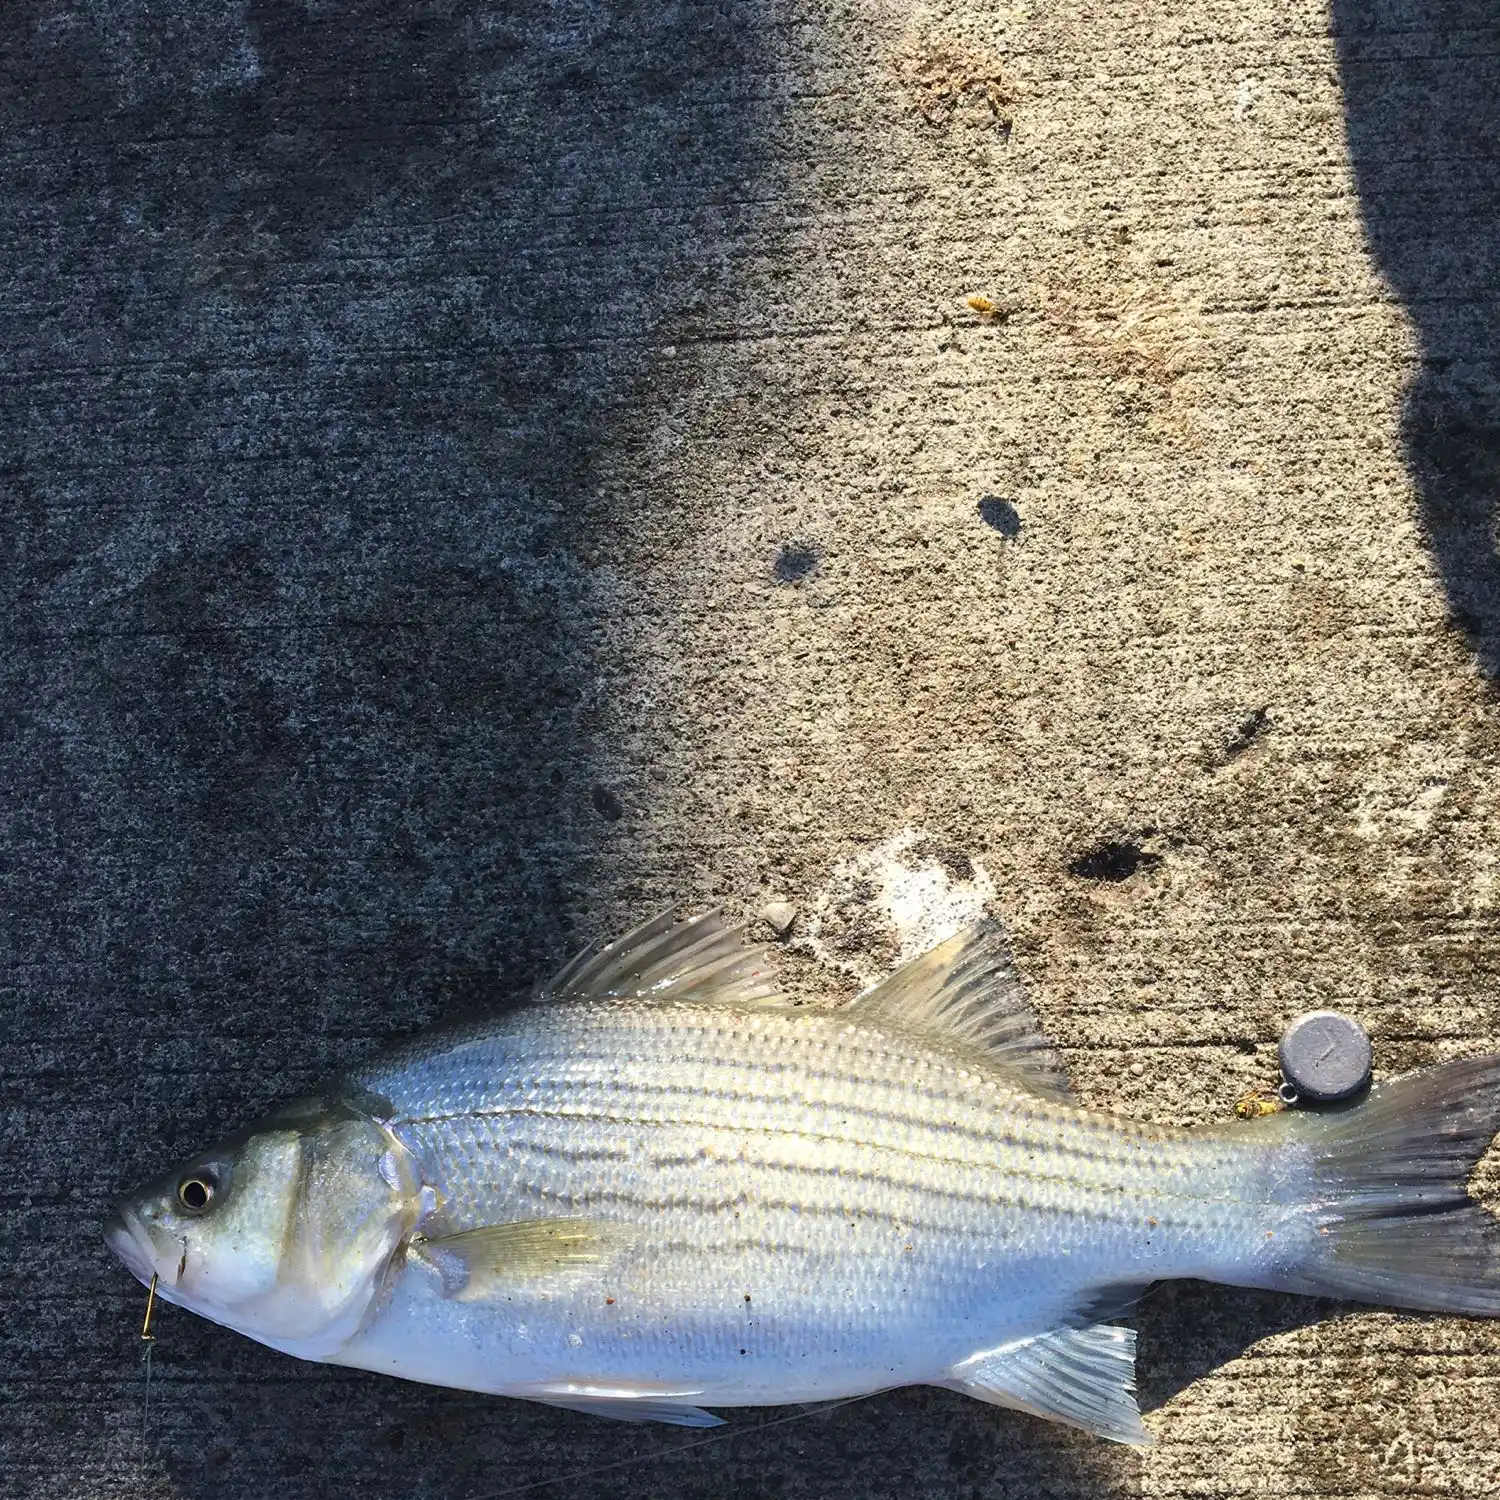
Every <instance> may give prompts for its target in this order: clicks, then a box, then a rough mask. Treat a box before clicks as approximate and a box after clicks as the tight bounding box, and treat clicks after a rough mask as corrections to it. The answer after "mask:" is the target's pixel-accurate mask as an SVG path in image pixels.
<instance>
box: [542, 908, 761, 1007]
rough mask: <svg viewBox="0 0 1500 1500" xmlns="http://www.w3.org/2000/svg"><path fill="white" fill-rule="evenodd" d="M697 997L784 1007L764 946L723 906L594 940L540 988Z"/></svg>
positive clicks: (598, 995)
mask: <svg viewBox="0 0 1500 1500" xmlns="http://www.w3.org/2000/svg"><path fill="white" fill-rule="evenodd" d="M610 996H613V997H616V998H618V999H627V998H628V999H641V1000H647V999H661V1000H698V1001H709V1002H712V1003H714V1004H725V1003H733V1004H739V1005H768V1006H774V1005H785V1004H787V1003H788V1002H787V1000H786V999H785V997H783V996H782V995H781V994H779V993H778V992H777V990H776V988H775V986H774V985H773V983H772V982H771V970H770V964H769V963H768V962H767V959H766V954H765V950H764V949H763V948H757V947H749V946H747V945H746V944H745V942H744V929H743V928H741V927H727V926H726V925H725V924H724V919H723V917H722V916H721V915H720V914H719V913H718V912H717V911H709V912H705V913H704V914H703V915H702V916H698V917H689V918H688V919H687V920H686V921H680V920H679V919H678V909H677V908H675V907H673V908H671V909H669V910H667V911H664V912H662V913H661V914H660V915H659V916H655V917H652V918H651V920H650V921H649V922H643V923H642V924H641V925H640V926H639V927H637V928H635V929H634V931H632V932H627V933H626V934H625V936H624V937H619V938H615V939H614V940H613V941H612V942H605V943H595V944H594V945H593V946H592V947H590V948H586V949H584V951H583V952H582V953H580V954H579V955H578V957H577V958H575V959H573V960H572V961H571V962H570V963H568V964H566V965H564V967H563V969H562V970H561V972H560V973H558V974H557V975H556V976H555V977H554V978H553V979H552V980H550V981H549V982H548V983H547V984H544V985H543V986H542V987H541V989H540V990H539V991H538V992H537V996H536V998H537V999H539V1000H552V999H556V1000H585V999H587V1000H598V999H604V998H606V997H610Z"/></svg>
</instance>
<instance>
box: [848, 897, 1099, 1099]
mask: <svg viewBox="0 0 1500 1500" xmlns="http://www.w3.org/2000/svg"><path fill="white" fill-rule="evenodd" d="M854 1005H855V1006H856V1007H857V1008H858V1009H859V1012H860V1014H861V1015H881V1016H885V1017H887V1018H888V1019H889V1020H891V1021H895V1022H899V1023H900V1024H901V1025H902V1026H904V1027H907V1028H908V1029H910V1030H913V1031H929V1032H938V1033H940V1034H942V1035H944V1036H949V1037H952V1038H953V1039H954V1040H955V1041H961V1042H964V1043H966V1044H967V1045H968V1046H970V1047H977V1048H979V1049H980V1050H981V1051H984V1052H987V1053H988V1054H989V1056H990V1059H991V1061H992V1062H995V1063H998V1064H1000V1066H1002V1067H1004V1068H1006V1069H1008V1070H1009V1071H1010V1072H1011V1073H1012V1074H1013V1075H1014V1076H1015V1079H1016V1081H1017V1082H1018V1083H1020V1084H1023V1085H1024V1086H1025V1087H1026V1088H1029V1089H1030V1090H1031V1091H1032V1092H1033V1093H1036V1094H1044V1095H1047V1096H1048V1097H1050V1098H1057V1099H1069V1098H1071V1095H1070V1093H1069V1090H1068V1075H1067V1072H1066V1070H1065V1069H1064V1067H1063V1060H1062V1057H1061V1056H1060V1055H1059V1053H1058V1051H1057V1049H1056V1048H1055V1047H1054V1046H1053V1045H1052V1043H1051V1042H1049V1041H1048V1040H1047V1038H1046V1037H1045V1036H1043V1035H1042V1032H1041V1029H1040V1028H1039V1027H1038V1026H1037V1023H1036V1017H1035V1016H1033V1015H1032V1013H1031V1007H1030V1006H1029V1005H1027V1003H1026V995H1025V992H1024V991H1023V989H1022V988H1021V980H1020V977H1019V976H1018V975H1017V973H1016V969H1015V964H1014V962H1013V961H1012V959H1011V956H1010V948H1009V947H1008V945H1007V944H1006V941H1005V937H1004V934H1003V933H1001V931H1000V930H999V928H998V927H996V926H995V925H994V924H993V923H990V922H979V923H976V924H975V925H973V926H972V927H966V928H965V929H964V930H963V931H962V932H960V933H957V934H956V935H955V936H953V937H951V938H949V939H948V940H947V942H944V943H939V944H938V946H937V947H936V948H932V949H930V950H929V951H928V952H926V953H924V954H923V955H922V956H921V957H920V958H915V959H913V960H912V961H911V962H910V963H909V964H905V965H903V966H902V967H901V968H899V969H897V970H896V972H895V973H894V974H892V975H891V976H890V977H889V978H887V979H883V980H881V982H880V983H879V984H877V985H876V986H875V988H874V989H872V990H870V991H869V992H868V993H867V994H864V995H861V996H860V997H859V999H858V1000H856V1001H854Z"/></svg>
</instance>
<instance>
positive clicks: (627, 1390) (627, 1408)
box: [511, 1381, 724, 1427]
mask: <svg viewBox="0 0 1500 1500" xmlns="http://www.w3.org/2000/svg"><path fill="white" fill-rule="evenodd" d="M511 1394H512V1395H516V1396H521V1397H524V1398H525V1399H526V1400H527V1401H541V1402H543V1403H545V1404H546V1405H547V1406H562V1407H566V1408H567V1409H568V1410H569V1411H582V1412H587V1413H588V1414H589V1415H590V1416H594V1417H609V1418H610V1419H611V1420H612V1421H615V1422H666V1423H669V1424H670V1425H671V1426H673V1427H722V1426H723V1425H724V1418H723V1417H716V1416H715V1415H714V1414H713V1413H712V1412H711V1411H704V1410H703V1408H702V1407H701V1406H690V1405H688V1404H687V1403H686V1401H684V1400H683V1399H682V1398H684V1397H687V1396H698V1395H701V1394H702V1392H701V1391H670V1390H652V1389H651V1388H650V1387H636V1386H619V1385H608V1386H604V1385H585V1384H582V1383H578V1382H574V1381H565V1382H559V1383H557V1384H555V1385H538V1386H528V1387H526V1388H524V1389H517V1390H515V1391H513V1392H512V1393H511Z"/></svg>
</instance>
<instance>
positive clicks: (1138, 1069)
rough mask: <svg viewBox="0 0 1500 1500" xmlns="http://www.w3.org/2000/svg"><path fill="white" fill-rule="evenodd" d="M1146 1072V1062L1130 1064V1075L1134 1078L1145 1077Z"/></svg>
mask: <svg viewBox="0 0 1500 1500" xmlns="http://www.w3.org/2000/svg"><path fill="white" fill-rule="evenodd" d="M1145 1072H1146V1065H1145V1063H1138V1062H1133V1063H1131V1065H1130V1076H1131V1077H1132V1078H1141V1077H1144V1075H1145Z"/></svg>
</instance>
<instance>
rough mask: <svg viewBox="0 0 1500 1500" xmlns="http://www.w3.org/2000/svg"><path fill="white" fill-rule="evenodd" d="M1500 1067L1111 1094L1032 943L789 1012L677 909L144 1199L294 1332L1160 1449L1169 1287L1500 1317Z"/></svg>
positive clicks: (204, 1309)
mask: <svg viewBox="0 0 1500 1500" xmlns="http://www.w3.org/2000/svg"><path fill="white" fill-rule="evenodd" d="M1497 1084H1500V1055H1490V1056H1485V1057H1477V1058H1470V1059H1466V1060H1463V1061H1458V1062H1452V1063H1447V1064H1444V1065H1442V1066H1440V1067H1435V1068H1430V1069H1427V1070H1425V1071H1422V1072H1417V1073H1411V1074H1407V1075H1406V1076H1404V1077H1401V1078H1397V1079H1394V1080H1392V1081H1391V1082H1387V1083H1378V1084H1376V1085H1375V1086H1374V1087H1373V1088H1372V1089H1371V1091H1370V1093H1369V1095H1368V1096H1367V1098H1366V1099H1365V1101H1364V1102H1363V1103H1361V1104H1359V1105H1358V1106H1356V1107H1353V1108H1350V1109H1346V1110H1344V1111H1341V1112H1337V1113H1329V1114H1323V1115H1313V1114H1308V1113H1304V1112H1296V1111H1292V1112H1287V1113H1283V1114H1279V1115H1275V1116H1272V1117H1269V1118H1266V1119H1261V1120H1256V1121H1252V1122H1249V1123H1246V1124H1236V1125H1231V1126H1226V1127H1224V1128H1206V1129H1203V1128H1200V1129H1196V1130H1191V1131H1188V1130H1180V1129H1172V1128H1168V1127H1164V1126H1155V1125H1141V1124H1135V1123H1133V1122H1131V1121H1129V1120H1126V1119H1123V1118H1121V1117H1118V1116H1115V1115H1110V1114H1102V1113H1098V1112H1096V1111H1091V1110H1087V1109H1083V1108H1081V1107H1080V1106H1079V1105H1078V1104H1077V1103H1076V1102H1075V1101H1074V1100H1073V1099H1072V1097H1071V1096H1070V1094H1069V1091H1068V1085H1067V1081H1066V1079H1065V1077H1064V1073H1063V1069H1062V1064H1061V1061H1060V1059H1059V1057H1058V1056H1057V1054H1056V1052H1055V1051H1054V1050H1053V1049H1052V1047H1051V1046H1050V1045H1049V1044H1048V1043H1047V1041H1046V1039H1045V1038H1044V1037H1042V1036H1041V1034H1040V1033H1039V1032H1038V1030H1037V1027H1036V1024H1035V1022H1034V1020H1033V1019H1032V1016H1031V1014H1030V1012H1029V1011H1028V1010H1027V1008H1026V1005H1025V1002H1024V998H1023V995H1022V992H1021V987H1020V984H1019V981H1018V980H1017V978H1016V975H1015V972H1014V970H1013V968H1012V966H1011V963H1010V959H1009V957H1008V954H1007V951H1006V947H1005V944H1004V941H1003V938H1002V937H1001V936H1000V935H999V933H998V932H997V931H995V930H992V929H990V928H987V927H981V928H976V929H971V930H969V931H968V932H965V933H962V934H960V935H959V936H958V937H955V938H953V939H951V940H950V941H949V942H947V943H944V944H943V945H942V946H940V947H938V948H936V949H934V950H933V951H932V952H930V953H928V954H926V955H925V956H924V957H922V958H919V959H917V960H916V961H915V962H914V963H911V964H909V965H907V966H906V967H904V968H902V969H900V970H898V971H897V972H896V973H895V974H894V975H892V976H891V977H890V978H889V979H887V980H886V981H885V982H884V983H882V984H880V985H879V986H877V987H876V988H875V989H874V990H872V991H870V992H869V993H868V994H866V995H865V996H863V997H862V998H860V999H859V1000H857V1001H855V1002H853V1003H852V1004H850V1005H847V1006H845V1007H843V1008H842V1009H839V1010H833V1011H820V1010H812V1009H805V1008H794V1007H792V1006H791V1005H789V1004H788V1003H787V1002H786V1001H785V1000H783V999H782V998H781V997H779V996H778V995H777V993H776V991H775V988H774V986H773V984H772V983H771V981H770V979H769V977H768V970H767V967H766V963H765V959H764V956H763V955H762V954H759V953H757V952H755V951H754V950H751V949H748V948H746V947H744V946H743V944H742V943H741V940H740V939H739V937H738V936H737V934H735V933H733V932H731V931H729V930H727V929H726V928H725V926H724V925H723V924H722V923H721V922H720V921H719V919H718V918H717V916H715V915H712V914H711V915H709V916H706V917H699V918H697V919H694V920H691V921H686V922H677V921H676V920H675V919H674V917H673V916H672V915H671V914H668V915H666V916H664V917H660V918H657V919H656V920H654V921H652V922H649V923H647V924H646V925H645V926H644V927H641V928H639V929H638V930H636V931H635V932H633V933H631V934H629V935H628V936H627V937H625V938H622V939H620V940H619V941H618V942H616V943H613V944H609V945H607V946H604V947H602V948H597V949H594V950H591V951H590V952H588V953H585V954H583V955H582V956H581V957H580V958H578V959H576V960H575V961H574V962H573V963H571V964H570V965H569V966H568V967H567V968H566V969H564V970H563V972H562V973H561V974H559V975H558V976H557V977H556V979H555V980H554V981H553V982H552V983H551V984H550V985H548V986H546V987H545V990H544V991H543V992H542V993H541V994H540V995H539V996H538V997H537V998H536V999H535V1000H534V1001H533V1002H532V1003H528V1004H523V1005H521V1006H519V1007H517V1008H513V1009H510V1010H508V1011H506V1012H504V1013H502V1014H499V1015H497V1016H496V1017H495V1018H494V1019H492V1020H489V1021H486V1022H484V1023H483V1024H481V1025H476V1026H472V1027H470V1028H468V1029H463V1030H456V1031H449V1032H446V1033H438V1034H435V1035H432V1036H430V1037H426V1038H423V1039H422V1040H420V1041H417V1042H415V1043H412V1044H410V1045H407V1046H404V1047H401V1048H398V1049H397V1050H395V1051H393V1052H391V1053H389V1054H387V1055H386V1056H384V1057H383V1058H381V1059H379V1060H377V1061H376V1062H374V1063H371V1064H370V1065H369V1066H367V1067H363V1068H359V1069H356V1070H355V1071H354V1072H353V1073H351V1074H349V1075H348V1076H347V1077H345V1078H344V1079H342V1080H339V1081H337V1082H335V1083H333V1084H330V1085H329V1086H328V1088H327V1089H326V1090H325V1091H324V1092H323V1093H321V1094H320V1095H318V1096H317V1097H315V1098H310V1099H304V1100H302V1101H300V1102H298V1103H296V1104H293V1105H291V1106H289V1107H288V1108H286V1109H284V1110H282V1111H280V1112H279V1113H278V1114H275V1115H273V1116H272V1117H271V1118H269V1119H267V1120H264V1121H262V1122H261V1123H259V1124H258V1125H256V1126H254V1127H252V1128H251V1129H249V1130H246V1131H242V1132H241V1133H239V1134H238V1135H235V1136H232V1137H230V1138H229V1139H228V1140H227V1141H225V1142H224V1144H222V1145H220V1146H218V1147H216V1148H215V1149H213V1150H211V1151H208V1152H206V1153H205V1154H203V1155H202V1156H198V1157H194V1158H193V1159H192V1160H191V1161H190V1162H188V1163H187V1164H186V1165H184V1166H182V1167H180V1168H177V1169H176V1170H174V1171H172V1172H171V1173H169V1174H167V1175H166V1176H165V1177H163V1178H161V1179H160V1180H159V1181H157V1182H155V1183H153V1184H151V1185H149V1186H147V1187H145V1188H142V1189H141V1190H139V1191H137V1192H135V1193H132V1194H130V1195H129V1196H127V1197H126V1198H125V1199H123V1200H122V1201H121V1203H120V1204H119V1206H118V1209H117V1212H116V1214H115V1216H114V1218H113V1219H112V1221H111V1223H110V1225H109V1227H108V1230H107V1237H108V1240H109V1243H110V1244H111V1246H112V1247H113V1248H114V1250H115V1251H116V1253H117V1254H118V1255H119V1256H120V1258H121V1259H122V1260H123V1261H124V1262H125V1264H126V1265H127V1266H128V1267H129V1268H130V1269H131V1271H133V1272H134V1273H135V1275H136V1276H137V1277H139V1278H140V1279H141V1280H142V1281H149V1279H150V1278H151V1276H152V1275H153V1274H154V1275H156V1276H158V1277H159V1278H160V1281H159V1291H160V1295H162V1296H163V1297H165V1298H166V1299H167V1300H168V1301H171V1302H175V1303H178V1304H180V1305H181V1306H184V1307H187V1308H191V1309H192V1310H193V1311H195V1312H198V1313H201V1314H202V1315H203V1316H205V1317H208V1318H212V1319H213V1320H214V1321H215V1322H218V1323H222V1324H224V1325H225V1326H227V1327H229V1328H234V1329H237V1330H239V1331H240V1332H241V1333H245V1334H248V1335H249V1336H250V1337H251V1338H254V1339H258V1340H260V1341H261V1342H262V1343H264V1344H269V1345H270V1346H271V1347H272V1348H275V1349H280V1350H284V1351H285V1352H286V1353H288V1354H294V1355H298V1356H300V1357H302V1358H305V1359H315V1360H325V1361H328V1362H330V1363H334V1364H343V1365H354V1366H359V1367H361V1368H364V1369H370V1370H382V1371H388V1372H389V1373H391V1374H394V1375H401V1376H404V1377H406V1378H407V1379H409V1380H420V1381H429V1382H432V1383H434V1384H438V1385H448V1386H457V1387H460V1388H463V1389H468V1390H476V1391H489V1392H494V1393H497V1394H500V1395H509V1396H520V1397H525V1398H528V1399H530V1400H533V1401H543V1402H548V1403H551V1404H553V1405H556V1406H567V1407H573V1408H579V1409H582V1410H585V1411H590V1412H596V1413H598V1414H600V1415H603V1416H610V1417H618V1418H623V1419H625V1420H627V1421H643V1420H655V1421H661V1422H674V1423H679V1424H683V1425H687V1426H707V1425H711V1424H714V1423H716V1422H717V1421H718V1420H719V1418H717V1417H714V1416H712V1415H710V1413H709V1412H708V1411H707V1410H705V1409H704V1408H706V1407H715V1406H717V1407H731V1406H745V1405H769V1404H778V1403H788V1402H815V1401H823V1400H828V1399H830V1398H839V1397H847V1396H853V1395H858V1394H863V1393H868V1392H873V1391H878V1390H883V1389H887V1388H889V1387H893V1386H901V1385H911V1384H929V1385H940V1386H950V1387H952V1388H954V1389H957V1390H961V1391H965V1392H967V1393H968V1394H969V1395H971V1396H976V1397H978V1398H979V1399H980V1400H983V1401H988V1402H992V1403H994V1404H996V1405H1000V1406H1006V1407H1014V1408H1018V1409H1020V1410H1023V1411H1028V1412H1032V1413H1035V1414H1038V1415H1040V1416H1044V1417H1050V1418H1053V1419H1055V1420H1057V1421H1060V1422H1066V1423H1070V1424H1072V1425H1074V1426H1077V1427H1081V1428H1085V1429H1087V1430H1088V1431H1090V1432H1095V1433H1098V1434H1100V1435H1102V1436H1104V1437H1107V1438H1113V1439H1115V1440H1117V1441H1120V1442H1125V1443H1146V1442H1149V1441H1150V1440H1151V1438H1150V1433H1149V1431H1148V1429H1147V1428H1146V1426H1145V1425H1144V1424H1143V1422H1142V1421H1141V1416H1140V1412H1139V1410H1138V1408H1137V1405H1136V1401H1135V1394H1134V1391H1135V1335H1134V1333H1133V1332H1132V1331H1131V1330H1130V1329H1128V1328H1124V1327H1120V1326H1117V1325H1115V1324H1113V1323H1111V1322H1108V1321H1104V1320H1106V1319H1108V1318H1110V1317H1112V1316H1116V1315H1118V1314H1119V1312H1121V1311H1122V1310H1123V1309H1124V1308H1126V1307H1128V1306H1129V1304H1130V1303H1131V1302H1132V1301H1133V1300H1134V1299H1135V1298H1136V1297H1138V1296H1139V1295H1140V1293H1141V1292H1142V1291H1143V1290H1144V1289H1145V1287H1146V1286H1147V1285H1148V1284H1149V1283H1151V1282H1153V1281H1157V1280H1160V1279H1162V1278H1167V1277H1185V1276H1191V1277H1199V1278H1204V1279H1207V1280H1211V1281H1219V1282H1225V1283H1228V1284H1230V1285H1234V1286H1250V1287H1270V1288H1276V1289H1279V1290H1283V1291H1294V1292H1308V1293H1318V1294H1322V1295H1333V1296H1344V1297H1354V1298H1358V1299H1361V1300H1363V1301H1367V1302H1376V1303H1384V1304H1387V1305H1391V1306H1398V1307H1412V1308H1427V1309H1434V1310H1439V1311H1445V1312H1455V1313H1466V1314H1473V1315H1482V1316H1495V1315H1500V1221H1497V1220H1495V1219H1493V1218H1492V1217H1491V1216H1490V1215H1489V1214H1488V1213H1486V1212H1485V1210H1484V1209H1483V1208H1481V1207H1480V1206H1479V1205H1478V1204H1476V1203H1474V1202H1473V1201H1472V1200H1471V1199H1470V1198H1469V1197H1468V1195H1467V1192H1466V1189H1465V1181H1466V1178H1467V1176H1468V1173H1469V1171H1470V1169H1471V1167H1472V1166H1473V1163H1474V1161H1475V1160H1476V1159H1477V1157H1478V1156H1479V1155H1480V1153H1481V1152H1482V1151H1483V1150H1484V1148H1485V1146H1486V1145H1487V1144H1488V1142H1489V1140H1490V1138H1491V1136H1492V1135H1493V1134H1494V1132H1495V1131H1496V1128H1497V1126H1500V1087H1497Z"/></svg>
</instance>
